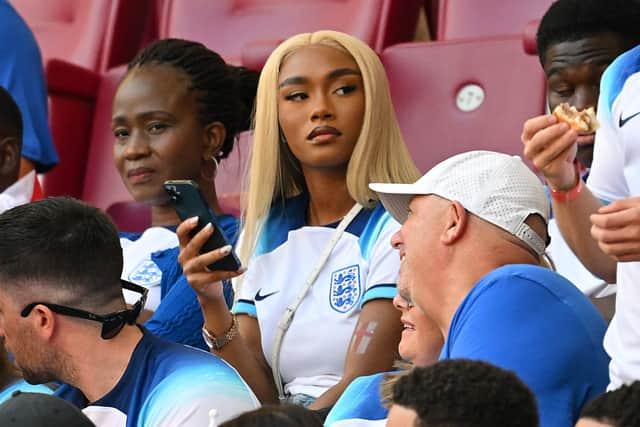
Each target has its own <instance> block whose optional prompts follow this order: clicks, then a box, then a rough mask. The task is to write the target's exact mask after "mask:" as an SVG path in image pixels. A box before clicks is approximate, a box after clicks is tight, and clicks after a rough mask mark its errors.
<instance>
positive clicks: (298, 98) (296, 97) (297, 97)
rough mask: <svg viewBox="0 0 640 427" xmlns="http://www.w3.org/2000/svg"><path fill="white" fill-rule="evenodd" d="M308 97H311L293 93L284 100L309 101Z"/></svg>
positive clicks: (302, 93) (301, 93)
mask: <svg viewBox="0 0 640 427" xmlns="http://www.w3.org/2000/svg"><path fill="white" fill-rule="evenodd" d="M308 97H309V95H307V94H306V93H304V92H293V93H290V94H288V95H286V96H285V97H284V99H286V100H287V101H302V100H304V99H307V98H308Z"/></svg>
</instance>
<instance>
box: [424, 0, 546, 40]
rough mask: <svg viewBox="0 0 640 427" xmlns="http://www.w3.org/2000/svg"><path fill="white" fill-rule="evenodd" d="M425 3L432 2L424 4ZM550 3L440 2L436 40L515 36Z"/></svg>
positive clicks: (515, 0) (537, 0)
mask: <svg viewBox="0 0 640 427" xmlns="http://www.w3.org/2000/svg"><path fill="white" fill-rule="evenodd" d="M426 1H427V2H430V1H435V0H426ZM551 3H553V0H439V7H438V23H437V34H438V35H437V39H438V40H453V39H461V38H482V37H490V36H502V35H518V34H521V33H522V29H523V28H524V26H525V25H526V24H527V22H529V21H532V20H534V19H540V18H542V15H544V13H545V12H546V11H547V9H548V8H549V6H551Z"/></svg>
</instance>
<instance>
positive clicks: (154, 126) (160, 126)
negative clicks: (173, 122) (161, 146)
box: [147, 122, 169, 135]
mask: <svg viewBox="0 0 640 427" xmlns="http://www.w3.org/2000/svg"><path fill="white" fill-rule="evenodd" d="M168 127H169V125H167V124H165V123H158V122H155V123H150V124H149V126H148V127H147V132H149V133H150V134H151V135H158V134H161V133H162V132H164V131H165V129H167V128H168Z"/></svg>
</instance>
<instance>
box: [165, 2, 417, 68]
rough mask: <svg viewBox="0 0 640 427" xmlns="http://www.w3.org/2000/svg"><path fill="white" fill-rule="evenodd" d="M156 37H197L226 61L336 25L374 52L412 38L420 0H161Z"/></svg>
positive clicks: (238, 62) (231, 61)
mask: <svg viewBox="0 0 640 427" xmlns="http://www.w3.org/2000/svg"><path fill="white" fill-rule="evenodd" d="M164 3H165V11H164V13H163V17H162V23H161V24H160V29H159V33H160V37H179V38H185V39H190V40H197V41H200V42H202V43H204V44H206V45H207V46H208V47H209V48H211V49H212V50H214V51H216V52H218V53H219V54H220V55H221V56H222V57H223V58H224V59H225V60H226V61H227V62H230V63H233V64H242V57H243V51H244V50H245V49H247V48H248V46H250V45H252V44H255V43H258V44H260V43H261V42H264V41H269V42H271V43H272V44H273V45H274V46H275V45H276V44H277V43H278V42H280V41H282V40H284V39H286V38H288V37H290V36H292V35H294V34H298V33H302V32H310V31H317V30H326V29H331V30H338V31H343V32H346V33H349V34H352V35H354V36H356V37H358V38H360V39H361V40H363V41H365V42H366V43H368V44H369V45H370V46H371V47H373V48H374V49H376V50H377V51H378V52H380V51H382V49H383V48H384V47H386V46H389V45H391V44H394V43H399V42H404V41H410V40H412V38H413V35H414V31H415V28H416V23H417V19H418V13H419V10H420V5H421V1H420V0H216V1H211V0H164Z"/></svg>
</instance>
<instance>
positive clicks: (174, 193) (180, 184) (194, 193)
mask: <svg viewBox="0 0 640 427" xmlns="http://www.w3.org/2000/svg"><path fill="white" fill-rule="evenodd" d="M164 190H165V191H166V192H167V194H169V200H170V201H171V204H172V205H173V207H174V208H175V210H176V213H177V214H178V217H180V220H182V221H184V220H186V219H189V218H192V217H194V216H197V217H198V225H197V226H196V227H195V228H194V229H193V230H192V231H191V233H190V234H191V237H193V236H195V235H196V233H198V232H199V231H200V230H202V229H203V228H204V227H205V226H206V225H207V224H208V223H211V224H212V225H213V234H212V235H211V237H209V239H208V240H207V241H206V242H205V244H204V245H202V248H201V249H200V253H201V254H203V253H205V252H210V251H212V250H214V249H218V248H221V247H223V246H226V245H228V244H229V243H228V242H227V239H225V238H224V235H223V234H222V230H220V227H218V224H217V223H216V219H215V217H214V216H213V214H212V213H211V210H210V209H209V205H208V204H207V201H206V200H205V198H204V197H203V196H202V193H201V192H200V189H199V188H198V184H197V183H196V182H195V181H191V180H184V179H179V180H170V181H165V183H164ZM240 265H241V264H240V260H239V259H238V257H237V256H236V254H235V253H234V252H233V251H231V252H230V253H229V255H227V256H226V257H224V258H222V259H221V260H218V261H216V262H214V263H213V264H209V265H208V266H207V267H208V268H209V269H210V270H226V271H236V270H238V269H239V268H240Z"/></svg>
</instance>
